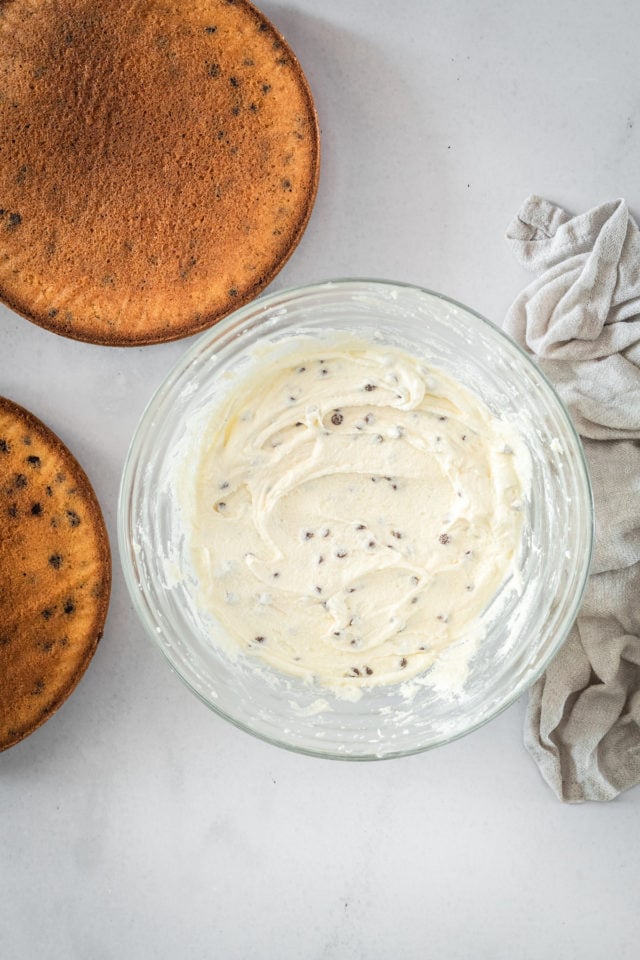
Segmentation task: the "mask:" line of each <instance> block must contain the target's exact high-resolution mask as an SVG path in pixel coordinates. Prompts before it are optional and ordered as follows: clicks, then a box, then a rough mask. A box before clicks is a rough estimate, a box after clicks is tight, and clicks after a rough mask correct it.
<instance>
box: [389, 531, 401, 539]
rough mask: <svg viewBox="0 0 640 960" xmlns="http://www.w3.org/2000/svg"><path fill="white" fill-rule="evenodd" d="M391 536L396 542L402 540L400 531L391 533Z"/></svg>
mask: <svg viewBox="0 0 640 960" xmlns="http://www.w3.org/2000/svg"><path fill="white" fill-rule="evenodd" d="M391 536H392V537H395V538H396V540H402V534H401V533H400V531H399V530H392V531H391Z"/></svg>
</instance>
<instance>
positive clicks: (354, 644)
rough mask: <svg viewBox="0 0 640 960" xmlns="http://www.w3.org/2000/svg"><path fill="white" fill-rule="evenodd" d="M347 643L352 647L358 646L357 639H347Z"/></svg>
mask: <svg viewBox="0 0 640 960" xmlns="http://www.w3.org/2000/svg"><path fill="white" fill-rule="evenodd" d="M349 644H350V645H351V646H352V647H357V646H358V641H357V640H349Z"/></svg>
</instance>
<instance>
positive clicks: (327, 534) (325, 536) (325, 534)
mask: <svg viewBox="0 0 640 960" xmlns="http://www.w3.org/2000/svg"><path fill="white" fill-rule="evenodd" d="M322 536H323V538H324V539H325V540H326V539H327V537H329V536H331V530H329V528H328V527H327V529H326V530H325V531H324V533H323V534H322Z"/></svg>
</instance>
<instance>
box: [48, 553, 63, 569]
mask: <svg viewBox="0 0 640 960" xmlns="http://www.w3.org/2000/svg"><path fill="white" fill-rule="evenodd" d="M49 563H50V564H51V566H52V567H53V569H54V570H59V569H60V567H61V565H62V557H61V556H60V554H59V553H52V554H51V556H50V557H49Z"/></svg>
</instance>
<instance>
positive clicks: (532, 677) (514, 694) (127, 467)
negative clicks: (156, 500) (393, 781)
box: [117, 276, 595, 762]
mask: <svg viewBox="0 0 640 960" xmlns="http://www.w3.org/2000/svg"><path fill="white" fill-rule="evenodd" d="M358 286H367V287H372V286H373V287H374V288H381V289H383V288H387V289H392V288H402V289H408V290H411V291H413V292H416V293H419V294H427V295H428V296H430V297H434V298H435V299H437V300H441V301H443V302H444V303H446V304H448V305H450V306H452V307H455V308H457V309H459V310H462V311H463V312H464V313H467V314H470V315H471V316H473V317H475V318H476V319H477V320H479V321H481V323H482V324H484V325H485V326H486V327H487V328H488V329H489V330H490V331H491V332H492V333H493V334H494V335H497V336H498V338H500V339H502V340H504V341H506V342H507V343H508V344H509V346H510V347H511V348H512V349H515V351H516V353H517V354H519V355H520V357H521V359H523V360H524V362H525V366H526V365H529V366H531V367H533V368H534V369H535V371H536V374H537V375H538V376H539V377H540V378H541V380H542V382H543V384H544V386H545V388H546V389H547V391H548V393H549V395H550V396H551V398H552V401H553V402H554V403H555V404H556V406H557V410H558V412H559V414H560V415H561V417H562V419H563V420H564V421H565V422H566V425H567V427H568V434H569V437H570V438H571V439H572V441H573V444H574V448H575V453H576V455H577V456H576V460H577V464H578V474H579V475H580V479H581V481H582V483H583V485H584V488H585V493H586V504H585V507H586V511H585V513H586V520H587V523H588V528H589V529H588V531H587V550H586V556H585V557H584V561H585V562H584V569H583V573H582V579H581V582H580V584H579V588H578V589H577V590H576V591H575V593H574V597H573V601H572V603H571V605H570V607H569V608H568V612H567V614H565V617H564V622H563V623H562V624H561V625H560V627H561V628H560V629H558V631H557V638H556V641H555V642H554V643H553V644H551V645H550V649H549V650H548V651H547V654H546V655H545V657H544V658H543V659H542V661H541V663H540V664H538V666H537V668H536V669H535V670H534V671H531V672H527V674H526V675H525V676H524V677H523V678H522V679H521V680H520V682H519V683H518V684H516V686H515V687H514V689H513V690H512V691H511V693H510V694H509V696H508V697H506V698H505V700H504V701H502V702H500V703H499V704H498V705H497V706H494V707H493V708H492V710H491V711H490V712H489V713H488V714H487V715H485V716H483V717H482V718H481V719H480V720H477V721H476V722H475V723H473V724H471V725H470V726H468V727H466V728H465V729H464V730H459V731H456V732H455V733H452V734H447V735H446V736H444V737H442V738H441V739H438V740H435V741H433V742H430V743H427V744H425V745H423V746H418V747H411V748H410V749H405V750H403V749H398V750H391V751H389V752H384V753H369V754H358V755H350V754H345V753H337V752H336V751H335V750H322V749H317V750H316V749H312V748H310V747H305V746H300V745H298V744H293V743H290V742H287V741H286V740H284V739H278V738H276V737H272V736H269V735H268V734H265V733H262V732H261V731H259V730H256V729H254V728H253V727H251V726H250V725H249V724H247V723H244V722H243V721H242V720H239V719H237V718H236V717H233V716H231V715H230V714H228V713H227V712H226V711H225V710H223V709H222V708H221V707H220V706H218V705H217V704H215V703H213V702H212V701H211V700H209V699H207V698H206V697H205V696H204V695H203V694H202V693H201V692H200V691H199V690H198V689H197V688H196V687H195V686H194V685H193V684H192V683H191V682H190V680H189V679H188V678H187V677H186V676H184V675H183V674H182V673H181V671H180V670H179V669H178V667H177V666H176V664H175V663H174V661H173V660H172V659H171V657H170V656H169V654H168V652H167V650H166V648H165V647H164V646H163V644H162V643H161V640H160V636H161V631H160V633H159V632H158V626H157V624H155V623H153V622H152V620H151V618H150V616H149V613H148V608H147V607H146V606H145V605H144V604H143V602H142V595H143V591H142V590H141V588H140V585H139V581H138V578H137V577H136V575H135V570H134V566H133V564H132V562H131V557H130V537H129V529H130V524H129V520H130V509H129V507H130V499H131V496H130V495H131V494H132V492H133V484H132V480H133V476H134V472H135V469H136V467H137V466H138V462H139V453H140V447H141V445H142V443H143V441H144V438H145V436H146V433H147V429H148V424H149V421H152V420H153V417H154V414H155V413H156V412H157V411H158V409H159V408H160V407H161V406H162V404H163V402H164V401H165V399H166V397H167V396H168V395H170V394H171V391H172V390H173V388H174V387H175V385H176V384H177V383H178V382H179V380H180V379H181V377H182V375H183V374H184V373H185V371H186V370H187V369H188V368H189V367H190V365H191V363H192V361H193V360H194V359H195V358H197V357H198V356H199V355H201V354H203V353H204V352H205V351H206V349H207V348H210V347H211V346H212V345H213V344H214V343H215V341H217V340H219V339H220V337H221V336H224V334H226V333H228V332H229V331H231V330H233V329H234V328H237V329H241V328H242V326H243V324H244V323H245V321H248V320H250V319H251V318H253V317H255V316H256V315H257V314H259V313H260V312H262V313H267V312H268V311H269V310H270V309H271V308H273V307H274V306H276V305H278V304H281V303H282V302H283V301H291V300H298V299H300V298H304V297H307V296H309V295H311V294H313V293H316V292H318V293H321V292H323V291H325V290H329V289H333V288H340V287H342V288H343V289H344V288H348V287H354V288H357V287H358ZM117 536H118V548H119V553H120V562H121V566H122V570H123V574H124V579H125V583H126V585H127V590H128V592H129V596H130V598H131V601H132V603H133V606H134V609H135V611H136V614H137V616H138V619H139V620H140V622H141V623H142V625H143V627H144V630H145V632H146V633H147V635H148V636H149V637H150V638H151V640H152V641H153V644H154V646H155V647H156V649H158V650H159V651H160V652H161V654H162V655H163V657H164V659H165V661H166V662H167V663H168V664H169V666H170V668H171V670H172V672H173V673H174V674H175V675H176V676H177V677H178V678H179V679H180V680H181V681H182V683H184V684H185V686H186V687H187V688H188V689H189V690H190V691H191V693H193V694H194V695H195V696H196V697H197V698H198V700H200V701H201V702H202V703H203V704H204V705H205V706H207V707H208V708H209V709H210V710H212V711H213V712H214V713H215V714H217V715H218V716H219V717H222V718H223V719H224V720H226V721H228V722H229V723H231V724H232V725H233V726H234V727H236V728H237V729H239V730H242V731H244V732H245V733H248V734H250V735H251V736H253V737H256V738H257V739H259V740H262V741H264V742H265V743H269V744H271V745H272V746H275V747H280V748H283V749H285V750H289V751H290V752H292V753H297V754H302V755H304V756H309V757H317V758H319V759H324V760H345V761H354V762H365V761H374V760H393V759H399V758H402V757H410V756H416V755H419V754H421V753H425V752H427V751H428V750H433V749H435V748H436V747H439V746H444V745H445V744H447V743H452V742H454V741H455V740H460V739H461V738H462V737H466V736H467V735H468V734H470V733H473V732H474V731H475V730H478V729H480V728H481V727H483V726H485V724H487V723H489V722H490V721H492V720H494V719H496V717H498V716H500V714H501V713H503V712H504V711H505V710H507V709H508V708H509V707H511V706H512V705H513V704H514V703H515V702H516V700H518V699H519V698H520V697H521V696H522V694H523V693H525V692H526V691H527V690H530V689H531V688H532V687H533V685H534V684H535V683H536V682H537V681H538V680H539V678H540V677H541V676H542V674H543V673H544V672H545V670H546V669H547V667H548V666H549V664H550V662H551V661H552V660H553V658H554V657H555V656H556V654H557V653H558V651H559V650H560V648H561V647H562V646H563V645H564V643H565V642H566V639H567V637H568V636H569V633H570V632H571V630H572V629H573V627H574V625H575V621H576V618H577V615H578V612H579V610H580V607H581V605H582V601H583V598H584V594H585V591H586V588H587V584H588V582H589V576H590V570H591V565H592V560H593V549H594V540H595V509H594V500H593V488H592V484H591V477H590V473H589V467H588V464H587V460H586V456H585V452H584V447H583V444H582V440H581V438H580V435H579V434H578V431H577V429H576V426H575V424H574V422H573V419H572V417H571V415H570V413H569V411H568V409H567V406H566V404H565V403H564V401H563V400H562V398H561V397H560V396H559V394H558V392H557V390H556V389H555V387H554V385H553V384H552V382H551V381H550V380H549V378H548V377H547V375H546V374H545V373H544V371H543V370H542V369H541V368H540V366H539V365H538V364H537V363H536V362H535V360H534V359H533V356H532V355H531V354H529V353H527V351H526V350H525V349H524V348H523V347H522V346H521V345H520V344H519V343H518V342H517V341H516V340H514V339H513V337H511V336H510V335H509V334H507V333H506V332H505V331H504V330H503V329H502V328H501V327H499V326H498V325H497V324H496V323H494V322H493V321H492V320H489V319H488V318H487V317H485V316H483V315H482V314H481V313H479V312H478V311H477V310H475V309H473V308H472V307H469V306H467V305H466V304H465V303H462V302H461V301H460V300H456V299H454V298H453V297H450V296H448V295H446V294H443V293H439V292H438V291H436V290H432V289H430V288H429V287H424V286H422V285H420V284H415V283H409V282H408V281H401V280H387V279H384V278H379V277H378V278H372V277H361V276H354V277H339V278H335V279H326V280H320V281H313V282H310V283H306V284H300V285H295V286H290V287H285V288H283V289H282V290H277V291H272V292H270V293H266V294H263V295H261V296H259V297H257V298H256V299H254V300H252V301H250V302H249V303H247V304H244V305H243V306H241V307H239V308H238V309H237V310H234V311H233V312H232V313H230V314H228V315H227V316H225V317H223V318H222V319H220V320H219V321H218V322H216V323H215V324H214V325H213V326H212V327H210V328H209V329H207V330H205V331H204V332H203V333H200V334H199V335H198V336H197V339H196V340H195V342H194V343H192V344H191V346H190V347H189V348H188V349H187V350H185V351H184V353H182V354H181V356H180V357H179V358H178V360H177V361H176V362H175V363H174V364H173V366H172V367H171V368H170V370H169V372H168V373H167V374H166V375H165V377H164V379H163V380H162V382H161V383H160V384H159V386H158V387H157V388H156V389H155V390H154V392H153V393H152V395H151V397H150V398H149V400H148V401H147V403H146V405H145V407H144V409H143V412H142V414H141V415H140V418H139V420H138V423H137V425H136V428H135V430H134V432H133V435H132V437H131V440H130V443H129V447H128V450H127V454H126V457H125V461H124V466H123V469H122V474H121V478H120V486H119V493H118V503H117Z"/></svg>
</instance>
